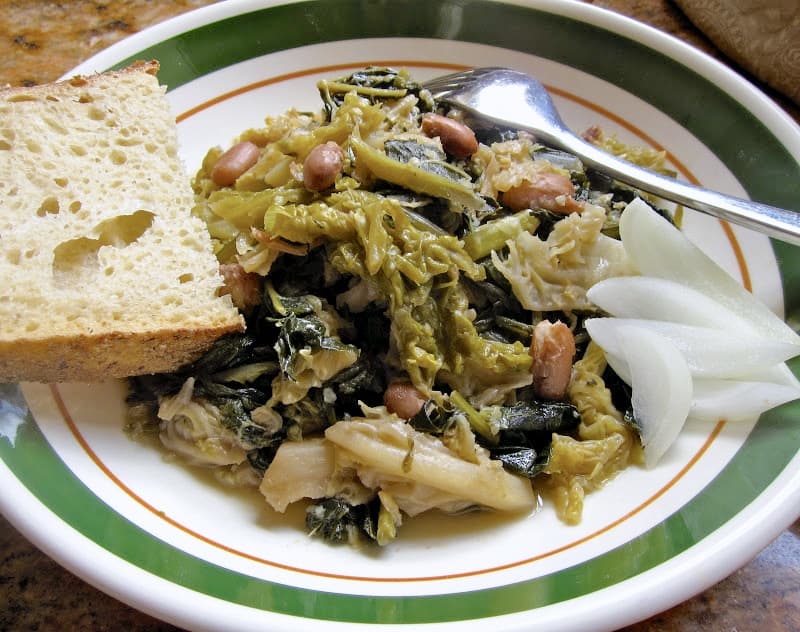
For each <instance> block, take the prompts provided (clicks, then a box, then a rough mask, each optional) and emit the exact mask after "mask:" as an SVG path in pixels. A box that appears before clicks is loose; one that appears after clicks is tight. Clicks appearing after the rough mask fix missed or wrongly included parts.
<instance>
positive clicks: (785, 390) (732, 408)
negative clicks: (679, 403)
mask: <svg viewBox="0 0 800 632" xmlns="http://www.w3.org/2000/svg"><path fill="white" fill-rule="evenodd" d="M798 397H800V388H797V387H796V386H789V385H786V384H776V383H775V382H757V381H747V380H714V379H696V380H694V395H693V400H692V408H691V411H690V412H689V415H690V416H691V417H692V419H699V420H703V421H721V420H725V421H746V420H747V421H749V420H753V419H755V418H756V417H758V416H759V415H760V414H761V413H763V412H766V411H768V410H770V409H771V408H775V407H776V406H780V405H781V404H785V403H786V402H790V401H792V400H795V399H797V398H798Z"/></svg>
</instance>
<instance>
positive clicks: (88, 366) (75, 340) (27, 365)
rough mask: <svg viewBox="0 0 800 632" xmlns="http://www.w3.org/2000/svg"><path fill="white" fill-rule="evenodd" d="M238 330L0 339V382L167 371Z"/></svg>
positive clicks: (79, 379)
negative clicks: (6, 340) (3, 340)
mask: <svg viewBox="0 0 800 632" xmlns="http://www.w3.org/2000/svg"><path fill="white" fill-rule="evenodd" d="M241 330H242V326H241V325H240V324H239V323H232V324H231V325H229V326H221V327H215V328H209V329H202V330H197V329H178V330H172V329H170V330H161V331H152V332H147V333H141V334H139V333H136V334H134V333H126V332H108V333H103V334H100V335H97V336H93V335H82V336H62V337H52V338H47V339H42V340H18V341H14V342H0V381H3V382H43V383H56V382H102V381H105V380H109V379H115V378H124V377H130V376H132V375H148V374H153V373H163V372H167V371H173V370H175V369H178V368H180V367H181V366H184V365H186V364H189V363H191V362H194V361H195V360H197V359H198V358H199V357H200V356H201V355H202V354H203V353H204V352H205V351H207V350H208V348H209V347H210V346H211V345H212V344H213V343H214V341H215V340H217V339H218V338H220V337H222V336H224V335H226V334H230V333H235V332H239V331H241Z"/></svg>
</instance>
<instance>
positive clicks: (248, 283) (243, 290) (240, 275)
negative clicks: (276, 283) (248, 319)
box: [219, 263, 261, 311]
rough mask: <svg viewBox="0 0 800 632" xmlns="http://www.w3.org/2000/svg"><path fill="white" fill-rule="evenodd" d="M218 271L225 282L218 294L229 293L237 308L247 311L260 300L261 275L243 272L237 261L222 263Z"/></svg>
mask: <svg viewBox="0 0 800 632" xmlns="http://www.w3.org/2000/svg"><path fill="white" fill-rule="evenodd" d="M219 272H220V274H221V275H222V280H223V281H224V282H225V284H224V286H223V287H222V289H221V290H220V294H221V295H223V296H224V295H225V294H230V295H231V300H232V301H233V304H234V305H236V307H237V308H239V309H240V310H242V311H247V310H248V309H250V308H251V307H254V306H256V305H258V304H259V303H260V302H261V277H260V276H259V275H258V274H256V273H255V272H245V271H244V268H243V267H242V266H240V265H239V264H238V263H223V264H222V265H220V267H219Z"/></svg>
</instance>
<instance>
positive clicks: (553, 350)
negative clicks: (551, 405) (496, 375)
mask: <svg viewBox="0 0 800 632" xmlns="http://www.w3.org/2000/svg"><path fill="white" fill-rule="evenodd" d="M531 356H532V357H533V364H532V365H531V372H532V373H533V390H534V391H535V392H536V394H537V395H538V396H539V397H542V398H544V399H549V400H557V399H563V398H564V396H565V395H566V393H567V388H568V387H569V382H570V379H572V360H573V358H574V357H575V337H574V336H573V334H572V330H571V329H570V328H569V327H567V326H566V325H565V324H564V323H562V322H560V321H559V322H555V323H551V322H550V321H547V320H543V321H541V322H539V323H537V324H536V327H534V328H533V338H532V340H531Z"/></svg>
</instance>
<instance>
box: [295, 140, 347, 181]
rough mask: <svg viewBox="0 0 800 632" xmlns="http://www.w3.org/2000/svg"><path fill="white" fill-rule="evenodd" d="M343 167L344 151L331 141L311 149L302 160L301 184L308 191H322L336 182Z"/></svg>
mask: <svg viewBox="0 0 800 632" xmlns="http://www.w3.org/2000/svg"><path fill="white" fill-rule="evenodd" d="M343 168H344V152H343V151H342V148H341V147H339V145H337V144H336V143H334V142H333V141H328V142H327V143H322V144H321V145H317V146H316V147H314V149H312V150H311V151H310V152H309V154H308V156H306V159H305V161H304V162H303V185H304V186H305V187H306V189H308V190H309V191H323V190H325V189H327V188H329V187H331V186H333V184H334V182H336V178H338V177H339V174H341V173H342V169H343Z"/></svg>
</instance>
